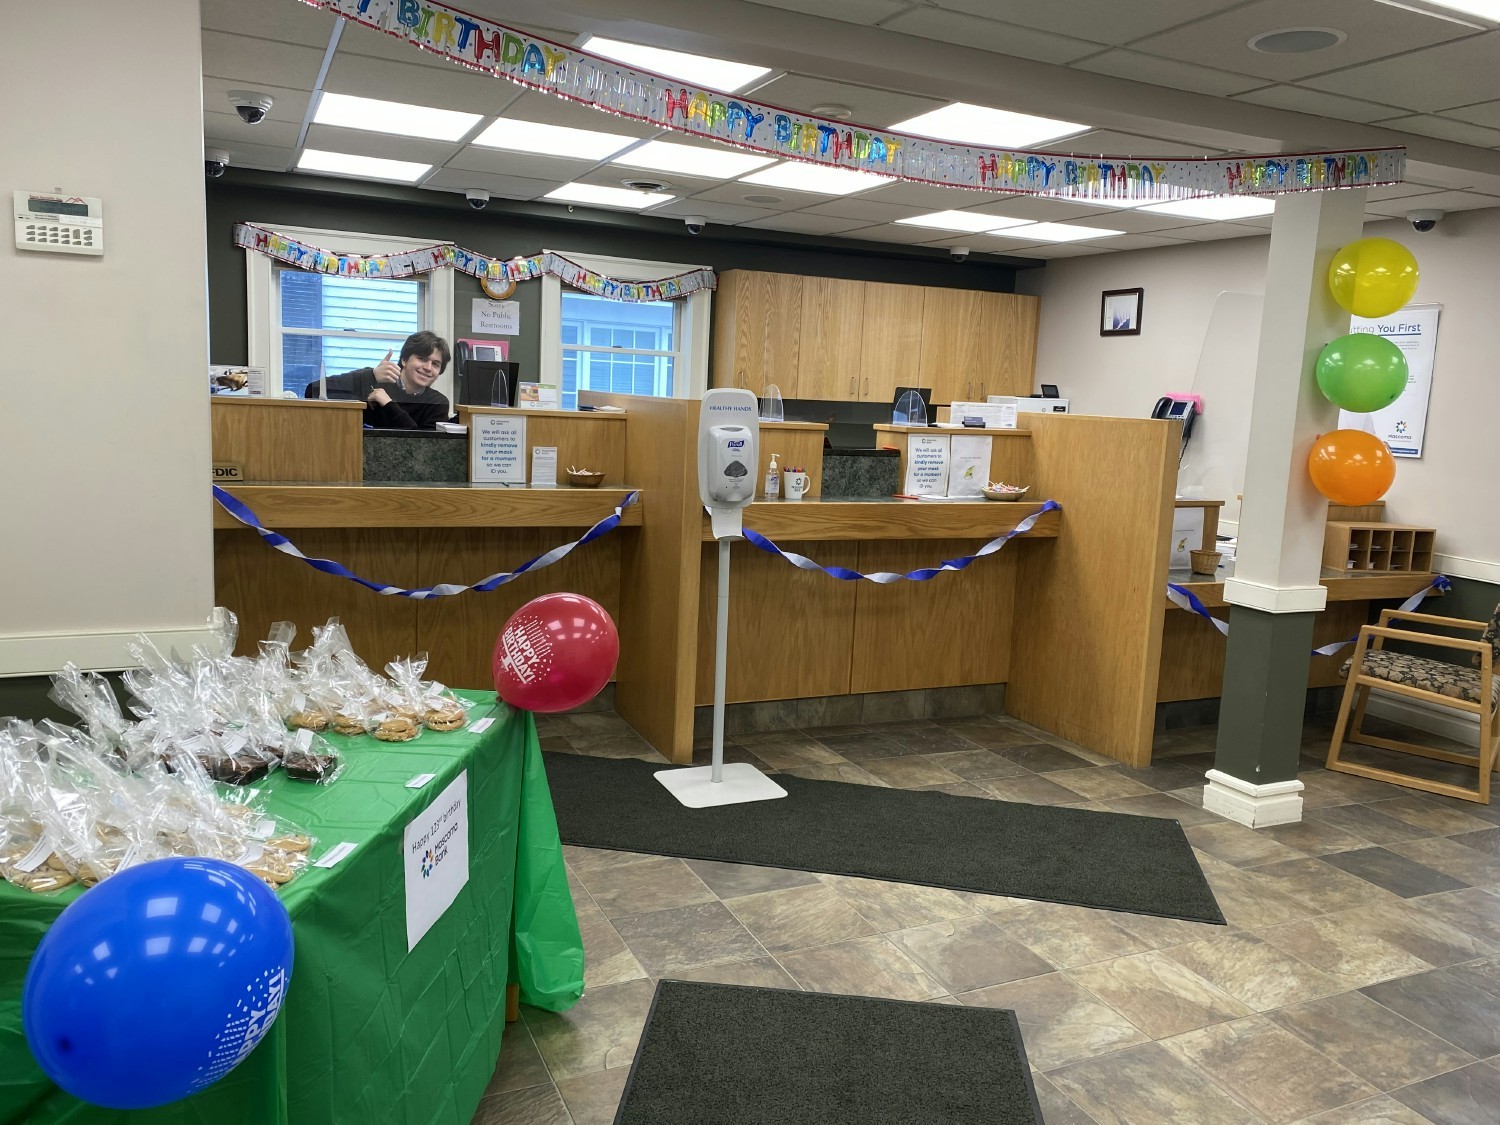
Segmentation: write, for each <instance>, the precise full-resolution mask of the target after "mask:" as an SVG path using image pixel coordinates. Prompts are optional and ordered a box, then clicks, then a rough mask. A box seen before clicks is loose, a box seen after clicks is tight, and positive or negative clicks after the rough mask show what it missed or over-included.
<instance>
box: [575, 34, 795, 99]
mask: <svg viewBox="0 0 1500 1125" xmlns="http://www.w3.org/2000/svg"><path fill="white" fill-rule="evenodd" d="M578 46H579V49H580V50H583V51H589V52H591V53H592V54H595V55H603V56H604V57H605V58H607V59H614V60H615V61H616V62H622V63H625V64H626V65H627V66H634V67H639V68H640V69H642V70H649V71H652V72H653V73H656V74H661V75H665V76H666V77H668V78H677V79H680V80H682V81H683V82H692V83H694V84H696V85H699V86H707V87H709V88H710V89H714V90H722V91H723V92H724V93H726V94H732V93H734V92H735V91H736V90H738V89H741V88H742V87H745V86H748V85H749V84H750V83H751V82H754V81H755V80H756V79H757V78H759V77H761V75H764V74H770V73H771V69H770V67H765V66H751V65H750V64H749V63H737V62H730V61H729V60H728V59H715V58H710V57H709V56H707V55H690V54H688V53H686V52H685V51H668V50H666V49H665V48H663V47H647V46H645V45H644V44H642V43H626V42H623V41H622V40H619V39H606V38H604V36H602V35H590V36H589V37H588V38H587V39H585V40H584V41H583V42H582V43H580V44H579V45H578Z"/></svg>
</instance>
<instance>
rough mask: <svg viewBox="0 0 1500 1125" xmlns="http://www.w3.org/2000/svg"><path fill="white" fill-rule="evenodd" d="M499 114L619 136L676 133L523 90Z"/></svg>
mask: <svg viewBox="0 0 1500 1125" xmlns="http://www.w3.org/2000/svg"><path fill="white" fill-rule="evenodd" d="M502 85H503V83H502ZM500 116H502V117H514V118H516V119H517V120H518V121H538V122H541V123H542V124H543V125H562V126H564V127H566V128H569V129H591V130H593V131H594V132H596V133H616V134H618V135H620V136H622V137H654V136H656V135H657V134H659V133H661V134H662V135H663V137H664V138H665V139H666V140H675V139H676V137H677V134H672V133H663V132H662V130H660V129H657V128H656V127H654V126H651V125H644V124H642V123H640V122H639V121H632V120H630V119H629V118H627V117H619V116H617V115H615V114H613V113H606V112H605V111H604V110H601V109H590V108H589V107H588V106H586V105H580V104H578V103H577V102H570V101H568V100H567V99H566V98H559V97H555V96H554V95H552V94H536V93H532V92H531V91H526V90H523V91H522V92H521V96H520V97H519V98H517V99H516V100H515V101H513V102H511V103H510V104H509V105H508V106H507V107H506V109H505V112H504V113H502V114H501V115H500Z"/></svg>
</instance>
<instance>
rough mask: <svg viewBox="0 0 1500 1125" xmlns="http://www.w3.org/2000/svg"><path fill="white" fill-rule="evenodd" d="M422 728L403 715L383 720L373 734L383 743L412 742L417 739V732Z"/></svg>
mask: <svg viewBox="0 0 1500 1125" xmlns="http://www.w3.org/2000/svg"><path fill="white" fill-rule="evenodd" d="M421 729H422V728H421V727H420V726H419V725H418V724H417V723H415V722H413V721H412V720H411V719H408V718H405V717H403V716H401V715H392V716H390V717H389V718H387V719H382V720H381V722H380V725H379V726H377V727H376V728H375V730H374V731H373V732H372V733H373V734H374V735H375V737H376V738H378V739H380V741H381V742H410V741H411V740H412V739H413V738H416V737H417V732H418V731H420V730H421Z"/></svg>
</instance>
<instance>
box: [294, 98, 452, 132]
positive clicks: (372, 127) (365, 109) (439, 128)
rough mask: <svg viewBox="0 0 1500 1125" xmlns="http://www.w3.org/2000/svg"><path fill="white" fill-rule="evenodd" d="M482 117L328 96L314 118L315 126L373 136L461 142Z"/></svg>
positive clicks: (420, 106)
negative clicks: (351, 130)
mask: <svg viewBox="0 0 1500 1125" xmlns="http://www.w3.org/2000/svg"><path fill="white" fill-rule="evenodd" d="M479 121H480V114H477V113H459V112H458V111H457V110H453V109H431V108H429V107H428V106H425V105H408V104H406V103H405V102H385V101H381V100H380V99H379V98H357V97H355V96H354V95H353V94H324V95H323V96H322V97H321V98H319V99H318V111H317V113H315V114H313V124H315V125H338V126H340V127H342V128H345V129H364V130H366V131H368V132H371V133H394V134H396V135H397V136H400V137H430V138H432V139H433V140H438V141H457V140H462V139H463V137H464V136H465V135H466V134H467V133H468V132H469V130H470V129H472V128H474V126H475V125H477V124H479Z"/></svg>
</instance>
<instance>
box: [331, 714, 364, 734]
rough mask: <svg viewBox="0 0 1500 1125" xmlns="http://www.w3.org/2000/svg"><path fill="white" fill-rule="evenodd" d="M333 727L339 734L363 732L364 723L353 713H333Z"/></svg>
mask: <svg viewBox="0 0 1500 1125" xmlns="http://www.w3.org/2000/svg"><path fill="white" fill-rule="evenodd" d="M333 729H334V730H335V731H337V732H338V733H339V734H364V733H365V724H364V722H363V721H361V720H360V719H357V718H355V717H354V716H353V715H335V716H334V717H333Z"/></svg>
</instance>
